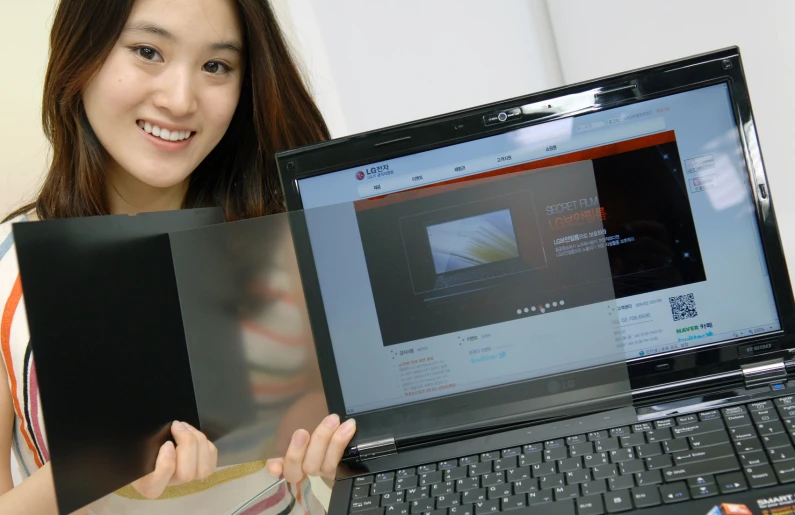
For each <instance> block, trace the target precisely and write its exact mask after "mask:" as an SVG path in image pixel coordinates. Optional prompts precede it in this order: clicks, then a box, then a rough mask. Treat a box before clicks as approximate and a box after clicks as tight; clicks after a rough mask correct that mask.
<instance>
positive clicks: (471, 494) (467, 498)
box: [461, 488, 488, 504]
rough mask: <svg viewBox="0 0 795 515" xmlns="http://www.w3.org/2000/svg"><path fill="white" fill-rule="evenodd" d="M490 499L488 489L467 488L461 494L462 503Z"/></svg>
mask: <svg viewBox="0 0 795 515" xmlns="http://www.w3.org/2000/svg"><path fill="white" fill-rule="evenodd" d="M486 500H488V497H486V489H485V488H478V489H477V490H467V491H466V492H464V493H463V494H462V495H461V504H469V503H472V504H474V503H476V502H481V501H486Z"/></svg>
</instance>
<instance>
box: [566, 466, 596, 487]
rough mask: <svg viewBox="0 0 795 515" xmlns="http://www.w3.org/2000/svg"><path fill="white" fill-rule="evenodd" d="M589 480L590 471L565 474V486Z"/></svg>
mask: <svg viewBox="0 0 795 515" xmlns="http://www.w3.org/2000/svg"><path fill="white" fill-rule="evenodd" d="M590 480H591V471H590V470H575V471H573V472H566V484H569V485H574V484H577V483H587V482H588V481H590Z"/></svg>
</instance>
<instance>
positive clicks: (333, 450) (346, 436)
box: [320, 418, 356, 479]
mask: <svg viewBox="0 0 795 515" xmlns="http://www.w3.org/2000/svg"><path fill="white" fill-rule="evenodd" d="M355 432H356V421H355V420H354V419H352V418H351V419H348V420H346V421H345V423H344V424H342V425H341V426H340V427H339V428H337V430H336V431H334V435H333V436H332V437H331V442H329V445H328V448H327V449H326V456H325V458H324V460H323V464H322V465H321V467H320V474H321V475H322V476H323V477H325V478H328V479H334V477H335V476H336V475H337V466H338V465H339V464H340V461H341V460H342V456H343V455H344V454H345V448H346V447H348V444H349V443H351V439H353V434H354V433H355Z"/></svg>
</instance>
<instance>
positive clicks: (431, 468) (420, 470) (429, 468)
mask: <svg viewBox="0 0 795 515" xmlns="http://www.w3.org/2000/svg"><path fill="white" fill-rule="evenodd" d="M435 471H436V463H431V464H430V465H421V466H419V467H417V474H427V473H429V472H435Z"/></svg>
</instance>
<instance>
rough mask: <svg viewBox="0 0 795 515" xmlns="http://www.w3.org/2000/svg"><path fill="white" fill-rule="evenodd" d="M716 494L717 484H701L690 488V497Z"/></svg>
mask: <svg viewBox="0 0 795 515" xmlns="http://www.w3.org/2000/svg"><path fill="white" fill-rule="evenodd" d="M716 495H718V485H702V486H695V487H692V488H690V497H692V498H693V499H704V498H706V497H715V496H716Z"/></svg>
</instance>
